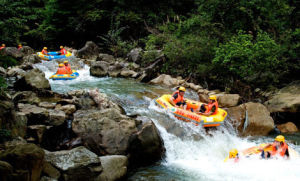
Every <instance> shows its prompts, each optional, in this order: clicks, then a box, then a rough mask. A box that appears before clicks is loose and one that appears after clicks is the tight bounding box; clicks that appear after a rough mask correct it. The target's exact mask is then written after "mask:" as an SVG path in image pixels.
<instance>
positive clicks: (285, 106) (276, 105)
mask: <svg viewBox="0 0 300 181" xmlns="http://www.w3.org/2000/svg"><path fill="white" fill-rule="evenodd" d="M264 105H265V106H266V107H267V108H268V110H269V111H270V112H271V113H274V112H290V113H296V112H300V81H296V82H293V83H291V84H290V85H288V86H286V87H284V88H282V89H281V90H280V91H278V92H277V93H276V94H275V95H274V96H273V97H272V98H271V99H270V100H268V101H266V102H265V103H264Z"/></svg>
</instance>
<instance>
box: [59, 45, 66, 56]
mask: <svg viewBox="0 0 300 181" xmlns="http://www.w3.org/2000/svg"><path fill="white" fill-rule="evenodd" d="M59 48H60V54H61V55H66V54H67V50H66V49H65V48H64V47H63V46H60V47H59Z"/></svg>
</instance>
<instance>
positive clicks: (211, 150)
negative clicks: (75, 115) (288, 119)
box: [35, 62, 300, 181]
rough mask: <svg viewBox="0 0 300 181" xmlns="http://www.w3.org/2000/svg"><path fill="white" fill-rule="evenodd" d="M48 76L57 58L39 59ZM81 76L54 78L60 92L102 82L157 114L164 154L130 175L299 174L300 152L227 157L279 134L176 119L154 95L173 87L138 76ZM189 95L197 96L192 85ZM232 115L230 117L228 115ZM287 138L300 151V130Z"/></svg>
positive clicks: (144, 111) (125, 103) (209, 180)
mask: <svg viewBox="0 0 300 181" xmlns="http://www.w3.org/2000/svg"><path fill="white" fill-rule="evenodd" d="M35 66H36V67H38V68H39V69H41V70H43V71H44V72H45V74H46V77H49V76H50V75H51V74H52V73H53V71H54V70H55V69H54V67H55V63H54V62H43V63H41V64H36V65H35ZM79 73H80V76H79V78H77V79H75V80H71V81H52V80H50V84H51V88H52V90H53V91H55V92H59V93H64V92H68V91H71V90H78V89H90V88H98V89H99V90H100V91H101V92H104V93H106V94H107V95H109V96H110V97H111V99H113V100H114V101H116V102H118V103H119V104H120V105H121V106H122V107H123V108H124V109H125V111H126V113H127V114H128V115H134V114H140V115H143V116H147V117H149V118H151V119H152V120H153V122H154V123H155V125H156V126H157V127H158V129H159V131H160V134H161V136H162V139H163V141H164V145H165V148H166V155H165V157H164V158H163V159H162V160H161V161H160V162H158V163H156V164H155V165H153V166H149V167H144V168H140V169H138V170H135V171H134V172H131V173H129V175H128V178H127V180H187V181H189V180H197V181H198V180H199V181H202V180H203V181H219V180H220V181H221V180H222V181H223V180H258V181H259V180H272V181H274V180H300V171H299V168H300V158H295V159H290V160H283V159H278V160H276V159H272V160H260V159H259V158H248V159H241V160H240V162H238V163H231V162H224V161H223V160H224V158H225V157H226V156H227V155H228V152H229V150H230V149H232V148H237V149H238V150H243V149H246V148H249V147H251V146H255V145H257V144H260V143H265V142H272V141H273V139H274V137H275V136H276V135H271V136H268V137H246V138H241V137H239V136H238V135H237V131H236V130H235V129H234V128H233V127H232V126H231V125H230V124H229V123H228V120H225V124H224V125H223V126H221V127H219V128H216V129H209V130H206V129H204V128H202V127H199V126H194V125H193V124H191V123H186V122H182V121H180V120H177V119H176V118H174V117H173V116H172V115H169V114H168V113H166V112H164V111H163V110H161V109H160V108H158V107H157V106H156V105H155V103H154V99H155V98H157V97H159V96H160V95H161V94H163V93H171V92H172V91H174V90H172V89H169V88H165V87H161V86H157V85H149V84H144V83H139V82H137V81H135V80H133V79H123V78H110V77H105V78H96V77H92V76H90V75H89V67H88V66H86V65H82V69H81V70H79ZM185 96H186V97H187V98H191V99H197V95H196V93H194V92H191V91H189V90H188V91H187V94H186V95H185ZM227 119H230V117H228V118H227ZM286 139H287V140H288V144H289V146H290V147H292V148H294V149H295V150H297V151H298V152H300V145H299V140H300V139H299V133H298V134H293V135H286Z"/></svg>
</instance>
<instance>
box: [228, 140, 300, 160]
mask: <svg viewBox="0 0 300 181" xmlns="http://www.w3.org/2000/svg"><path fill="white" fill-rule="evenodd" d="M268 144H272V143H262V144H260V145H258V146H253V147H250V148H247V149H245V150H243V151H241V152H240V153H239V155H241V156H242V157H243V158H244V157H246V158H247V157H250V156H251V155H260V154H261V152H262V149H263V148H264V147H265V146H267V145H268ZM264 151H270V152H271V151H272V146H271V145H270V146H268V147H266V148H265V149H264ZM289 155H290V158H291V159H293V158H300V155H299V153H298V152H297V151H296V150H294V149H293V148H291V147H289ZM228 159H229V157H228V156H227V157H226V158H225V160H224V162H226V161H228Z"/></svg>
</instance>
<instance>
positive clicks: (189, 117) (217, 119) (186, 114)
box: [156, 94, 227, 127]
mask: <svg viewBox="0 0 300 181" xmlns="http://www.w3.org/2000/svg"><path fill="white" fill-rule="evenodd" d="M171 96H172V95H170V94H165V95H163V96H161V97H160V98H158V99H156V104H157V105H160V106H161V107H162V108H164V109H166V110H168V111H170V112H171V113H172V114H174V115H175V117H176V118H177V119H180V120H183V121H186V122H192V123H193V124H195V125H197V126H198V125H202V126H203V127H217V126H220V125H221V124H222V123H223V121H224V119H225V118H226V116H227V112H226V111H225V110H223V109H220V108H218V112H217V114H214V115H210V116H203V115H201V114H197V113H194V112H191V111H188V110H190V109H191V108H193V109H196V108H198V107H199V106H201V105H202V104H203V103H201V102H197V101H193V100H189V99H186V101H187V110H184V109H181V108H176V107H174V106H173V105H172V104H170V102H169V100H170V98H171Z"/></svg>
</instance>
